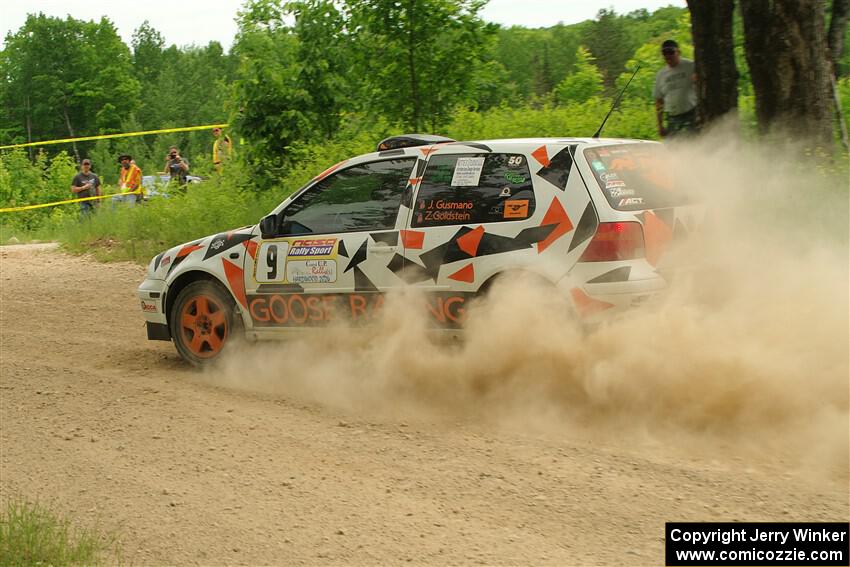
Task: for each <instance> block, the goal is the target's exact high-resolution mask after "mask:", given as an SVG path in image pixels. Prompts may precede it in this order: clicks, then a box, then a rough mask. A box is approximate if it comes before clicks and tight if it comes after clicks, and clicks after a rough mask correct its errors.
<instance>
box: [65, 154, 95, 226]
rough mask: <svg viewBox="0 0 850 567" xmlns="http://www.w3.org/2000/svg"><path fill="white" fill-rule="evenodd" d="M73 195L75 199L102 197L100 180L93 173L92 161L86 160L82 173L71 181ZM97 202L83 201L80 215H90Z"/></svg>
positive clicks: (81, 169)
mask: <svg viewBox="0 0 850 567" xmlns="http://www.w3.org/2000/svg"><path fill="white" fill-rule="evenodd" d="M71 193H73V194H74V196H75V197H96V196H99V195H100V178H99V177H98V176H97V175H95V174H94V173H92V170H91V161H89V160H88V159H84V160H83V161H82V163H80V172H79V173H78V174H77V175H75V176H74V179H73V181H71ZM96 202H97V201H81V202H80V214H82V215H83V216H86V215H89V214H91V213H92V212H93V211H94V203H96Z"/></svg>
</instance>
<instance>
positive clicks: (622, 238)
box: [578, 222, 645, 262]
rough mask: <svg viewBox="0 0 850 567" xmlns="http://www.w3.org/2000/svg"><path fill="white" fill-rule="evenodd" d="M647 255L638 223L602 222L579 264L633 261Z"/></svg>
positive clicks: (641, 230)
mask: <svg viewBox="0 0 850 567" xmlns="http://www.w3.org/2000/svg"><path fill="white" fill-rule="evenodd" d="M644 254H645V252H644V245H643V229H642V228H641V226H640V223H638V222H601V223H599V227H598V228H597V229H596V234H595V235H594V236H593V239H592V240H591V241H590V244H589V245H588V247H587V249H586V250H585V251H584V254H582V255H581V258H579V259H578V261H579V262H611V261H614V260H633V259H635V258H640V257H642V256H643V255H644Z"/></svg>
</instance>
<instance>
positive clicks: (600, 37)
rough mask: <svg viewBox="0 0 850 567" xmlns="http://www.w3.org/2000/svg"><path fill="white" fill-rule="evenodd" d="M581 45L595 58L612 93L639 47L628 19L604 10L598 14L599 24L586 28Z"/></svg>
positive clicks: (593, 23)
mask: <svg viewBox="0 0 850 567" xmlns="http://www.w3.org/2000/svg"><path fill="white" fill-rule="evenodd" d="M582 45H585V46H586V47H587V48H588V49H589V50H590V52H591V53H592V54H593V56H594V57H595V58H596V64H597V66H598V67H599V70H600V71H602V76H603V77H604V78H605V87H606V89H609V90H611V89H613V87H614V82H615V81H616V80H617V77H618V76H619V75H620V73H622V72H623V69H624V67H625V65H626V62H627V61H628V60H629V58H630V57H631V56H632V54H633V53H634V51H635V49H637V47H638V46H639V45H640V43H639V41H637V40H636V38H635V37H633V34H632V33H631V30H630V29H629V20H628V18H626V17H623V16H618V15H617V14H616V13H614V11H613V10H605V9H603V10H599V13H598V14H597V16H596V20H594V21H593V22H591V23H590V25H588V26H587V27H585V28H584V32H583V34H582Z"/></svg>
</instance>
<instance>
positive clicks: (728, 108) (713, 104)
mask: <svg viewBox="0 0 850 567" xmlns="http://www.w3.org/2000/svg"><path fill="white" fill-rule="evenodd" d="M688 9H689V10H690V12H691V33H692V35H693V41H694V65H695V67H696V75H697V98H698V103H699V104H698V108H699V115H700V117H701V119H702V122H703V124H709V123H711V122H713V121H715V120H717V119H718V118H720V117H721V116H724V115H726V114H727V113H729V112H735V113H737V110H738V69H737V67H736V66H735V49H734V47H735V46H734V41H733V39H732V12H733V10H734V9H735V2H734V0H688Z"/></svg>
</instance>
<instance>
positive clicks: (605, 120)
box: [593, 65, 640, 138]
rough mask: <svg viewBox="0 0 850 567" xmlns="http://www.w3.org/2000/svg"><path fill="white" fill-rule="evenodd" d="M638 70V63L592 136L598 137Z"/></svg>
mask: <svg viewBox="0 0 850 567" xmlns="http://www.w3.org/2000/svg"><path fill="white" fill-rule="evenodd" d="M638 71H640V65H638V66H637V69H635V72H634V73H632V76H631V77H629V80H628V82H627V83H626V86H625V87H623V90H621V91H620V94H618V95H617V100H615V101H614V104H612V105H611V110H609V111H608V114H606V115H605V118H604V119H603V120H602V124H600V125H599V130H597V131H596V134H594V135H593V137H594V138H598V137H599V134H601V133H602V129H603V128H604V127H605V123H606V122H608V118H609V117H610V116H611V113H612V112H614V109H615V108H617V105H618V104H620V99H621V98H623V95H624V94H625V92H626V89H627V88H629V84H630V83H631V82H632V79H634V78H635V75H637V72H638Z"/></svg>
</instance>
